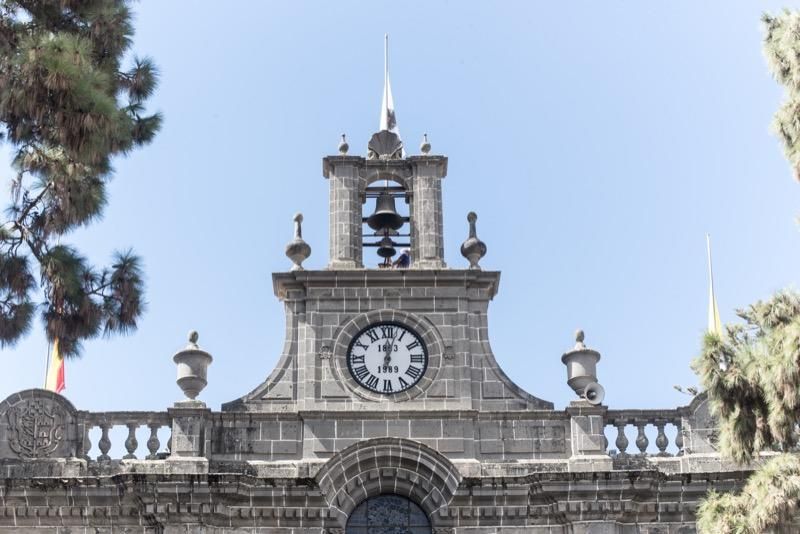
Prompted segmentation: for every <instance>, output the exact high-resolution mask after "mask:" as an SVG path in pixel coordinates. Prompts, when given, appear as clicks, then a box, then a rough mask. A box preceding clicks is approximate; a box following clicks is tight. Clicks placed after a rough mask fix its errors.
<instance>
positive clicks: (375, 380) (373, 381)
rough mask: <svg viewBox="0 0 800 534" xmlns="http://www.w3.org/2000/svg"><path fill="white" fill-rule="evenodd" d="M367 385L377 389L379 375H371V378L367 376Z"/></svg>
mask: <svg viewBox="0 0 800 534" xmlns="http://www.w3.org/2000/svg"><path fill="white" fill-rule="evenodd" d="M366 385H367V387H368V388H370V389H375V388H376V387H378V377H377V376H375V375H369V378H367V382H366Z"/></svg>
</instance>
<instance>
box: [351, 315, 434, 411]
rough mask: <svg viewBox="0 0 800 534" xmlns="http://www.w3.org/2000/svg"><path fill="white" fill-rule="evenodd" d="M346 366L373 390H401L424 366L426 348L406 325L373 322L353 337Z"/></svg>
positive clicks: (415, 380)
mask: <svg viewBox="0 0 800 534" xmlns="http://www.w3.org/2000/svg"><path fill="white" fill-rule="evenodd" d="M347 368H348V369H349V370H350V374H351V375H353V378H354V379H355V380H356V382H358V383H359V384H360V385H361V386H363V387H365V388H367V389H369V390H370V391H375V392H376V393H384V394H387V395H388V394H391V393H397V392H399V391H405V390H407V389H409V388H410V387H412V386H414V384H416V383H417V382H419V381H420V379H421V378H422V375H423V374H425V370H426V369H427V368H428V348H427V347H426V346H425V343H424V342H423V341H422V339H421V338H420V337H419V335H417V333H416V332H414V331H413V330H411V329H410V328H408V327H406V326H403V325H401V324H399V323H389V322H382V323H375V324H372V325H370V326H368V327H367V328H365V329H364V330H362V331H361V332H359V333H358V334H356V336H355V337H353V341H351V342H350V348H349V349H348V350H347Z"/></svg>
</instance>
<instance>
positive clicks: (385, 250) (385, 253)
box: [378, 236, 397, 258]
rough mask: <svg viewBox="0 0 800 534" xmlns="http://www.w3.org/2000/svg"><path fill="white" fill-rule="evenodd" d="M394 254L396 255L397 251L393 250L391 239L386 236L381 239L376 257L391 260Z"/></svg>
mask: <svg viewBox="0 0 800 534" xmlns="http://www.w3.org/2000/svg"><path fill="white" fill-rule="evenodd" d="M395 254H397V251H396V250H395V249H394V242H393V241H392V239H391V238H390V237H388V236H387V237H384V238H383V239H381V241H380V244H379V245H378V256H380V257H381V258H391V257H392V256H394V255H395Z"/></svg>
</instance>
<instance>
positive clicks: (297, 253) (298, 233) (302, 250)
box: [286, 213, 311, 271]
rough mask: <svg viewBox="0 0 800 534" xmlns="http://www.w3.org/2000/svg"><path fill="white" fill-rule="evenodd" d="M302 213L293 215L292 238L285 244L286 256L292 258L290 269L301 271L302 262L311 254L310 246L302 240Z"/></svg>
mask: <svg viewBox="0 0 800 534" xmlns="http://www.w3.org/2000/svg"><path fill="white" fill-rule="evenodd" d="M302 223H303V214H302V213H297V214H295V216H294V239H293V240H292V241H290V242H289V244H288V245H286V257H287V258H289V259H290V260H292V263H293V264H294V265H292V271H302V270H303V262H304V261H305V260H306V259H308V257H309V256H311V247H310V246H309V245H308V243H306V242H305V241H303V227H302Z"/></svg>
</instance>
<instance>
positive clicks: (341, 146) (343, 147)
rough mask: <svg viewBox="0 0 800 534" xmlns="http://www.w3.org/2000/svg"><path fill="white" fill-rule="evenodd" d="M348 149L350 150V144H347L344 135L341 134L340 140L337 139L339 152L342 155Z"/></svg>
mask: <svg viewBox="0 0 800 534" xmlns="http://www.w3.org/2000/svg"><path fill="white" fill-rule="evenodd" d="M348 150H350V145H348V144H347V138H345V135H344V134H342V140H341V141H339V154H341V155H342V156H344V155H345V154H347V151H348Z"/></svg>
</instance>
